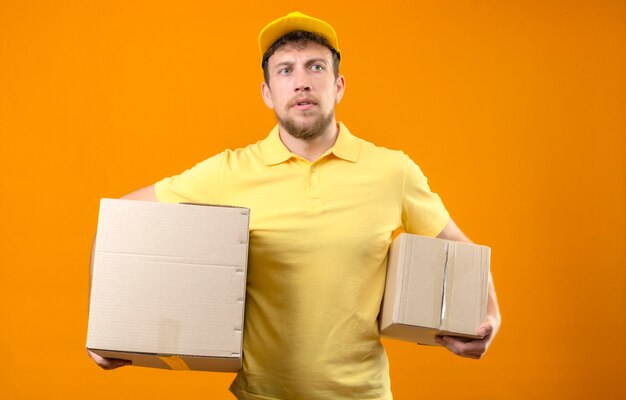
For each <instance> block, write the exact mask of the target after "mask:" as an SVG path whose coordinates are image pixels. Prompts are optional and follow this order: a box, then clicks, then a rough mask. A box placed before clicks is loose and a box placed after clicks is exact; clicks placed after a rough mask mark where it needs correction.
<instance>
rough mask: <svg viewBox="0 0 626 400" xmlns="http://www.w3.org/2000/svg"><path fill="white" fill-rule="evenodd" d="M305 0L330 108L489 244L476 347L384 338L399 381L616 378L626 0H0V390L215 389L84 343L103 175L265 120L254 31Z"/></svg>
mask: <svg viewBox="0 0 626 400" xmlns="http://www.w3.org/2000/svg"><path fill="white" fill-rule="evenodd" d="M296 8H297V9H299V10H300V11H302V12H305V13H309V14H312V15H315V16H318V17H321V18H323V19H325V20H327V21H329V22H330V23H331V24H333V25H334V27H335V28H336V29H337V31H338V33H339V40H340V47H341V50H342V52H343V56H344V60H343V63H342V72H343V73H344V74H345V75H346V81H347V90H346V95H345V97H344V100H343V102H342V103H341V104H340V106H339V108H338V111H337V113H338V118H339V119H340V120H342V121H344V122H345V123H346V124H347V125H348V127H349V128H350V129H351V131H352V132H354V133H356V134H357V135H359V136H361V137H363V138H365V139H367V140H371V141H374V142H376V143H377V144H379V145H383V146H386V147H391V148H400V149H403V150H405V151H406V152H407V153H408V154H409V155H410V156H411V157H412V158H413V159H414V160H416V162H417V163H418V164H419V165H420V166H421V167H422V169H423V170H424V172H425V173H426V175H427V176H428V177H429V179H430V183H431V187H432V189H433V190H435V191H436V192H438V193H439V194H440V195H441V196H442V198H443V199H444V202H445V204H446V206H447V208H448V209H449V211H450V212H451V214H452V216H453V218H454V219H455V220H456V221H457V223H458V224H459V226H460V227H461V228H462V229H463V230H464V231H465V232H466V233H467V234H468V235H469V236H470V237H471V238H473V240H475V241H476V242H479V243H482V244H487V245H489V246H491V247H492V248H493V258H492V271H493V275H494V279H495V283H496V287H497V290H498V294H499V298H500V306H501V309H502V314H503V319H504V323H503V326H502V329H501V331H500V334H499V336H498V337H497V338H496V340H495V342H494V343H493V345H492V347H491V349H490V350H489V352H488V353H487V355H486V357H485V358H484V359H483V360H481V361H478V362H477V361H472V360H465V359H460V358H457V357H455V356H453V355H452V354H450V353H448V352H446V351H444V350H443V349H441V348H426V347H422V346H416V345H412V344H410V343H403V342H396V341H385V345H386V347H387V350H388V353H389V358H390V362H391V368H392V372H391V373H392V385H393V390H394V394H395V396H396V398H397V399H414V398H424V397H425V396H431V397H433V398H435V397H436V398H437V399H456V398H460V397H461V396H463V398H468V399H528V398H533V399H541V398H546V399H548V398H556V397H558V398H572V399H573V398H580V399H584V398H600V397H606V398H623V397H624V396H626V389H625V384H624V372H623V371H624V357H626V349H625V345H624V338H625V337H626V329H625V312H626V311H625V310H626V307H625V306H626V301H625V293H626V290H625V286H626V278H625V273H624V267H625V266H626V257H625V255H626V254H625V248H626V240H625V224H626V222H625V221H626V218H625V215H624V208H625V207H624V206H625V205H626V201H625V196H624V192H625V187H626V177H625V171H626V165H625V164H626V163H625V160H626V158H625V148H626V144H625V136H626V116H625V115H626V113H625V111H626V22H625V21H626V3H624V1H597V2H592V1H550V2H546V1H523V0H516V1H507V2H500V1H457V2H453V1H444V2H442V1H434V0H433V1H415V2H414V1H385V2H376V3H368V2H345V3H344V2H341V3H340V2H337V1H317V2H314V3H305V4H304V5H302V6H297V7H296V6H294V5H293V3H292V2H288V1H273V2H267V3H264V4H263V5H257V3H256V2H243V1H227V2H219V3H217V2H211V1H199V0H198V1H177V2H174V1H169V2H168V1H160V2H155V1H147V0H145V1H82V2H79V1H69V0H67V1H58V0H57V1H17V0H14V1H10V0H2V1H0V134H1V141H0V154H1V157H0V171H1V173H2V178H1V179H0V191H1V196H0V257H1V258H0V260H1V261H0V262H1V269H0V351H1V356H2V360H1V362H0V397H2V398H6V399H9V398H10V399H42V398H46V399H67V398H70V397H71V396H73V395H76V396H77V397H80V398H87V396H90V398H93V399H100V398H102V399H105V398H109V397H111V396H114V397H116V398H123V399H124V398H129V399H131V398H132V399H139V398H179V397H180V398H186V399H201V398H202V399H221V398H230V396H229V394H228V393H227V387H228V384H229V383H230V381H231V380H232V378H233V375H231V374H219V373H198V372H191V373H180V372H171V371H162V370H151V369H145V368H124V369H122V370H117V371H113V372H105V371H101V370H100V369H99V368H98V367H97V366H96V365H95V364H94V363H93V362H92V361H91V360H90V359H89V358H88V357H87V356H86V354H85V351H84V343H85V337H86V328H87V293H88V259H89V251H90V243H91V240H92V237H93V234H94V232H95V228H96V222H97V212H98V200H99V198H101V197H117V196H121V195H123V194H125V193H127V192H129V191H131V190H134V189H136V188H139V187H142V186H144V185H147V184H150V183H153V182H154V181H156V180H158V179H160V178H162V177H164V176H169V175H172V174H175V173H178V172H180V171H182V170H184V169H186V168H187V167H190V166H192V165H193V164H195V163H196V162H198V161H200V160H202V159H204V158H206V157H208V156H210V155H212V154H214V153H217V152H219V151H221V150H222V149H224V148H226V147H229V148H235V147H240V146H244V145H246V144H248V143H251V142H254V141H256V140H258V139H260V138H263V137H264V136H265V135H266V134H267V132H268V131H269V129H270V128H271V127H272V126H273V124H274V117H273V114H272V113H271V112H270V111H268V110H267V109H266V108H265V106H264V105H263V103H262V101H261V97H260V91H259V84H260V80H261V72H260V68H259V55H258V50H257V47H256V37H257V34H258V32H259V30H260V29H261V27H262V26H263V25H264V24H265V23H266V22H268V21H269V20H272V19H274V18H276V17H278V16H280V15H283V14H286V13H287V12H288V11H293V10H294V9H296ZM170 396H172V397H170ZM173 396H176V397H173Z"/></svg>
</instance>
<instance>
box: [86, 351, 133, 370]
mask: <svg viewBox="0 0 626 400" xmlns="http://www.w3.org/2000/svg"><path fill="white" fill-rule="evenodd" d="M87 354H89V357H91V358H92V359H93V360H94V361H95V362H96V364H98V366H99V367H100V368H102V369H106V370H110V369H116V368H119V367H123V366H126V365H131V364H132V361H129V360H122V359H119V358H108V357H101V356H99V355H97V354H96V353H93V352H91V351H89V350H87Z"/></svg>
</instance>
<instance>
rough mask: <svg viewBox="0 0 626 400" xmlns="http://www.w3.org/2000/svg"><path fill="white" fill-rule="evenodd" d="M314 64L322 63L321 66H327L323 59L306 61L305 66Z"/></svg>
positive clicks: (326, 61)
mask: <svg viewBox="0 0 626 400" xmlns="http://www.w3.org/2000/svg"><path fill="white" fill-rule="evenodd" d="M314 63H322V64H328V60H326V59H325V58H322V57H319V58H312V59H310V60H307V62H306V65H311V64H314Z"/></svg>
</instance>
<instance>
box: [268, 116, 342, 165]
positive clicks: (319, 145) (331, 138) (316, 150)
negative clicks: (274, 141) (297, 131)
mask: <svg viewBox="0 0 626 400" xmlns="http://www.w3.org/2000/svg"><path fill="white" fill-rule="evenodd" d="M278 133H279V136H280V140H281V141H282V142H283V144H284V145H285V147H287V149H289V151H290V152H292V153H293V154H296V155H298V156H300V157H302V158H304V159H305V160H309V161H311V162H313V161H315V160H317V159H318V158H319V157H320V156H321V155H322V154H324V153H326V152H327V151H328V149H330V148H331V147H333V145H334V144H335V141H336V140H337V136H338V134H339V125H338V124H337V123H336V122H333V123H332V124H330V125H329V126H328V129H326V131H325V132H324V133H323V134H321V135H320V136H318V137H316V138H315V139H311V140H304V139H298V138H295V137H293V136H291V135H290V134H289V133H288V132H287V131H285V129H284V128H283V127H282V126H279V129H278Z"/></svg>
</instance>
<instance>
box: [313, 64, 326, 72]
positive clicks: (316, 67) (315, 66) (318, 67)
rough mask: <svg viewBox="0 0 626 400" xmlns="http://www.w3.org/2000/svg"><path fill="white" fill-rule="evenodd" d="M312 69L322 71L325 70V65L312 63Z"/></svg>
mask: <svg viewBox="0 0 626 400" xmlns="http://www.w3.org/2000/svg"><path fill="white" fill-rule="evenodd" d="M311 69H312V70H313V71H321V70H323V69H324V67H323V66H321V65H318V64H315V65H312V66H311Z"/></svg>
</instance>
